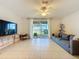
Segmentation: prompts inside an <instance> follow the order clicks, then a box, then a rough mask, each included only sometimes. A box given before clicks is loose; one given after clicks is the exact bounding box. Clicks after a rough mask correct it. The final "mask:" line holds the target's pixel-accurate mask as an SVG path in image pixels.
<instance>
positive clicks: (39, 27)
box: [32, 21, 48, 38]
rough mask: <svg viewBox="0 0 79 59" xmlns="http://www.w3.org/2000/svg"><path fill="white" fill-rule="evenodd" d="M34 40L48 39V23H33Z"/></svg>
mask: <svg viewBox="0 0 79 59" xmlns="http://www.w3.org/2000/svg"><path fill="white" fill-rule="evenodd" d="M32 29H33V31H32V32H33V38H45V37H48V22H47V21H33V27H32Z"/></svg>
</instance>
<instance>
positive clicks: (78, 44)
mask: <svg viewBox="0 0 79 59" xmlns="http://www.w3.org/2000/svg"><path fill="white" fill-rule="evenodd" d="M73 37H74V35H68V36H67V35H66V36H65V35H63V36H62V37H57V36H55V35H52V37H51V38H52V40H53V41H54V42H56V43H57V44H58V45H59V46H60V47H62V48H63V49H64V50H65V51H67V52H69V53H70V54H72V55H79V40H73Z"/></svg>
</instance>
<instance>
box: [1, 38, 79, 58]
mask: <svg viewBox="0 0 79 59" xmlns="http://www.w3.org/2000/svg"><path fill="white" fill-rule="evenodd" d="M0 59H79V57H76V56H72V55H70V54H69V53H67V52H66V51H64V50H63V49H62V48H61V47H60V46H58V45H57V44H56V43H54V42H53V41H51V40H49V39H30V40H25V41H20V42H17V43H15V44H13V45H11V46H9V47H7V48H5V49H2V50H0Z"/></svg>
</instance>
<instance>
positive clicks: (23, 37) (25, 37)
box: [20, 34, 30, 40]
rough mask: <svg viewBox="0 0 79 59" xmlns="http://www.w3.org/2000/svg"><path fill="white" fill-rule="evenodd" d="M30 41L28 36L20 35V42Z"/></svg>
mask: <svg viewBox="0 0 79 59" xmlns="http://www.w3.org/2000/svg"><path fill="white" fill-rule="evenodd" d="M26 39H30V37H29V35H28V34H20V40H26Z"/></svg>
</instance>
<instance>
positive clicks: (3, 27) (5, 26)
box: [0, 20, 17, 36]
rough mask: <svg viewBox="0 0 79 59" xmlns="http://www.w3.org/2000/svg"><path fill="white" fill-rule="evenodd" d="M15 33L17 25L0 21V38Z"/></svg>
mask: <svg viewBox="0 0 79 59" xmlns="http://www.w3.org/2000/svg"><path fill="white" fill-rule="evenodd" d="M16 33H17V24H16V23H13V22H9V21H4V20H0V36H4V35H13V34H16Z"/></svg>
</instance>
